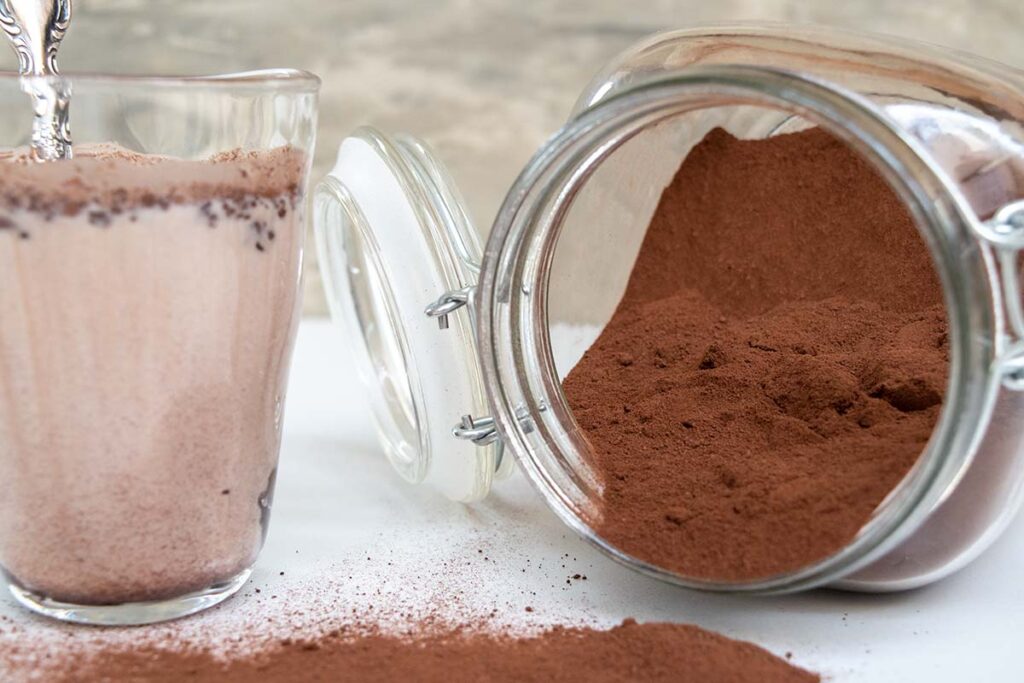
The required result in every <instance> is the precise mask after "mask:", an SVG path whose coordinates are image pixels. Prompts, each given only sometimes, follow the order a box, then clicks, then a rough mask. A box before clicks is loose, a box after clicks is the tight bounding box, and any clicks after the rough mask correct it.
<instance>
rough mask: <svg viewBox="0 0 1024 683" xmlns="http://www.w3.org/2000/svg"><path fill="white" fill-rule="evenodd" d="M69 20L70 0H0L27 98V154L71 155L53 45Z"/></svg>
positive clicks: (65, 97) (66, 99) (65, 96)
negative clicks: (29, 148) (29, 128)
mask: <svg viewBox="0 0 1024 683" xmlns="http://www.w3.org/2000/svg"><path fill="white" fill-rule="evenodd" d="M70 23H71V0H0V26H2V27H3V29H4V32H5V33H6V34H7V38H8V39H9V40H10V42H11V47H13V48H14V51H15V53H17V55H18V70H19V72H20V73H21V76H22V89H23V90H24V91H25V92H27V93H28V94H29V95H30V96H31V97H32V109H33V121H32V153H33V156H34V157H35V158H36V159H38V160H40V161H50V160H54V159H70V158H71V131H70V128H69V125H68V108H69V105H70V99H71V93H70V90H69V89H68V87H67V85H66V84H65V83H64V82H63V81H61V80H60V79H59V78H54V77H55V76H57V74H58V71H57V50H58V48H60V43H61V40H63V39H64V34H65V33H67V30H68V26H69V25H70Z"/></svg>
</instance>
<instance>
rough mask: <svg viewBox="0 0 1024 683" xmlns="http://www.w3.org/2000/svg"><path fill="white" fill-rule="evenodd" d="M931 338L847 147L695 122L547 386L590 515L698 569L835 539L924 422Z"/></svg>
mask: <svg viewBox="0 0 1024 683" xmlns="http://www.w3.org/2000/svg"><path fill="white" fill-rule="evenodd" d="M946 330H947V324H946V318H945V310H944V307H943V305H942V291H941V287H940V284H939V282H938V278H937V276H936V274H935V272H934V270H933V267H932V263H931V260H930V257H929V254H928V251H927V248H926V246H925V244H924V242H923V240H922V239H921V238H920V236H919V234H918V232H917V230H916V227H915V225H914V223H913V221H912V219H911V217H910V215H909V214H908V212H907V210H906V208H905V207H904V205H903V204H902V203H901V201H900V200H899V199H898V197H897V196H896V195H895V194H894V192H893V191H892V190H891V188H890V187H889V186H888V185H887V184H886V183H885V181H884V180H883V179H882V178H881V177H880V176H879V175H878V174H877V173H876V172H875V171H874V169H873V168H872V167H870V166H869V165H868V164H867V163H866V162H865V161H863V160H862V159H861V158H860V157H858V156H857V155H856V154H855V153H854V152H853V151H851V150H850V149H849V148H847V147H846V146H845V145H844V144H843V143H841V142H839V141H838V140H836V139H834V138H833V137H831V136H830V135H829V134H827V133H826V132H824V131H822V130H820V129H810V130H806V131H802V132H799V133H793V134H788V135H779V136H776V137H772V138H768V139H765V140H738V139H736V138H734V137H732V136H731V135H730V134H728V133H726V132H725V131H722V130H720V129H719V130H714V131H712V132H711V133H709V134H708V136H707V137H706V138H705V139H704V140H703V141H701V142H700V143H699V144H698V145H697V146H696V147H695V148H694V149H693V150H692V151H691V153H690V154H689V155H688V156H687V157H686V159H685V160H684V161H683V163H682V165H681V166H680V168H679V170H678V171H677V173H676V175H675V177H674V178H673V180H672V181H671V183H670V184H669V186H668V187H667V188H666V189H665V191H664V193H663V194H662V197H661V200H660V203H659V205H658V207H657V209H656V211H655V214H654V217H653V218H652V220H651V223H650V225H649V227H648V230H647V234H646V237H645V239H644V242H643V245H642V247H641V249H640V253H639V256H638V257H637V261H636V264H635V266H634V269H633V271H632V274H631V276H630V279H629V283H628V285H627V288H626V292H625V294H624V296H623V298H622V301H621V302H620V303H619V306H618V308H617V309H616V311H615V313H614V315H613V316H612V318H611V320H610V321H609V323H608V324H607V326H606V327H605V329H604V331H603V332H602V334H601V335H600V336H599V338H598V339H597V340H596V341H595V342H594V344H593V345H592V347H591V348H590V349H589V350H588V351H587V352H586V354H585V355H584V356H583V358H582V359H581V360H580V362H579V363H578V365H577V366H576V367H575V368H574V369H573V370H572V372H571V373H570V374H569V376H568V377H567V378H566V379H565V382H564V388H565V393H566V397H567V399H568V401H569V404H570V406H571V407H572V409H573V412H574V415H575V417H576V420H577V422H578V424H579V425H580V427H581V428H582V430H583V431H584V433H585V435H586V437H587V439H588V440H589V442H590V443H591V445H592V446H593V454H592V459H593V466H594V468H595V470H596V472H597V473H598V475H599V476H600V478H601V480H602V482H603V485H604V493H603V503H602V509H601V511H600V516H599V518H598V519H595V520H593V524H594V525H595V527H596V529H597V530H598V532H599V533H600V534H602V535H603V536H604V537H605V538H606V539H607V540H609V541H610V542H612V543H613V544H615V545H616V546H618V547H619V548H621V549H623V550H625V551H626V552H628V553H630V554H632V555H634V556H636V557H638V558H640V559H642V560H644V561H647V562H650V563H652V564H655V565H658V566H661V567H663V568H666V569H669V570H671V571H674V572H676V573H678V574H681V575H684V576H689V577H695V578H701V579H710V580H719V581H743V580H752V579H757V578H763V577H767V576H771V575H775V574H779V573H782V572H787V571H791V570H795V569H797V568H800V567H803V566H806V565H807V564H809V563H812V562H814V561H816V560H820V559H822V558H824V557H826V556H828V555H831V554H833V553H835V552H836V551H837V550H839V549H841V548H842V547H843V546H844V545H846V544H847V543H848V542H849V541H850V540H851V539H852V538H853V537H854V536H855V535H856V534H857V532H858V531H859V530H860V529H861V528H862V526H863V525H864V524H865V522H866V521H867V520H868V519H869V518H870V516H871V514H872V512H873V511H874V510H875V508H876V507H877V506H878V504H879V503H880V502H881V501H882V500H883V499H884V498H885V497H886V495H888V494H889V493H890V492H891V491H892V489H893V488H894V487H895V486H896V485H897V484H898V483H899V481H900V480H901V479H902V477H903V476H904V475H905V474H906V473H907V471H908V470H909V469H910V468H911V467H912V465H913V464H914V462H915V461H916V459H917V458H918V456H919V454H920V453H921V451H922V449H923V448H924V446H925V444H926V443H927V441H928V438H929V436H930V435H931V432H932V428H933V426H934V424H935V421H936V419H937V417H938V414H939V410H940V407H941V403H942V397H943V392H944V389H945V383H946V378H947V374H948V363H949V360H948V341H947V331H946Z"/></svg>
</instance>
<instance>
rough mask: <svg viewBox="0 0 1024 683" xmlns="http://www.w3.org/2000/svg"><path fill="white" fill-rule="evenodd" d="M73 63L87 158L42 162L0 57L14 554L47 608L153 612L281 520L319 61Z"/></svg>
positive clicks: (207, 597)
mask: <svg viewBox="0 0 1024 683" xmlns="http://www.w3.org/2000/svg"><path fill="white" fill-rule="evenodd" d="M63 81H64V83H63V85H64V86H65V87H68V88H70V91H71V93H72V99H71V121H70V125H71V132H72V138H73V141H74V148H73V150H74V156H73V158H72V159H70V160H62V161H54V162H46V163H37V162H33V161H30V160H29V159H27V158H26V156H27V154H26V145H27V141H28V140H29V136H30V126H31V107H30V102H29V100H28V97H27V96H26V95H25V94H24V93H23V92H22V91H21V87H20V85H21V84H20V82H19V79H18V77H17V76H15V75H13V74H4V75H0V120H2V121H3V125H2V126H0V570H2V572H3V575H4V578H5V581H6V583H7V585H8V586H9V588H10V590H11V592H12V594H13V595H14V597H15V598H16V599H17V600H18V601H19V602H20V603H21V604H22V605H24V606H26V607H28V608H29V609H31V610H33V611H35V612H39V613H42V614H45V615H48V616H51V617H56V618H58V619H63V620H67V621H74V622H81V623H90V624H140V623H148V622H154V621H160V620H164V619H170V618H175V617H179V616H183V615H186V614H190V613H193V612H196V611H199V610H202V609H205V608H207V607H210V606H212V605H215V604H217V603H219V602H221V601H222V600H224V599H226V598H227V597H229V596H230V595H232V594H233V593H234V592H235V591H237V590H238V589H239V588H240V587H241V586H242V584H243V583H244V582H245V581H246V579H247V578H248V576H249V573H250V571H251V570H250V568H251V566H252V564H253V562H254V561H255V559H256V556H257V554H258V553H259V551H260V548H261V546H262V544H263V540H264V537H265V535H266V532H267V523H268V519H269V513H270V506H271V501H272V497H273V489H274V480H275V474H276V468H277V459H278V451H279V448H280V441H281V418H282V408H283V401H284V395H285V387H286V380H287V371H288V366H289V361H290V357H291V349H292V344H293V341H294V336H295V329H296V324H297V321H298V314H299V308H300V303H301V295H300V292H301V290H300V272H301V261H302V247H303V231H304V218H305V210H304V198H305V188H306V180H307V176H308V172H309V166H310V158H311V152H312V149H313V143H314V135H315V125H316V99H317V91H318V88H319V81H318V79H317V78H316V77H315V76H313V75H311V74H308V73H304V72H299V71H291V70H272V71H261V72H251V73H243V74H233V75H225V76H215V77H203V78H149V77H114V76H99V75H96V76H92V75H90V76H67V77H63Z"/></svg>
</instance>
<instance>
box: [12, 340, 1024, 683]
mask: <svg viewBox="0 0 1024 683" xmlns="http://www.w3.org/2000/svg"><path fill="white" fill-rule="evenodd" d="M367 558H370V559H367ZM281 572H284V575H283V576H282V574H281ZM575 574H581V575H586V577H587V580H585V581H584V580H582V579H579V580H574V579H572V578H571V577H572V576H573V575H575ZM350 577H351V578H350ZM257 588H259V589H260V592H259V593H256V589H257ZM371 605H372V611H373V613H380V614H383V615H385V618H391V619H400V618H401V617H400V616H396V615H395V612H396V611H399V612H401V611H405V610H414V611H415V610H418V611H420V612H423V613H428V612H433V613H440V614H442V615H447V616H449V617H450V618H452V619H477V618H479V617H481V616H485V617H486V616H487V615H489V614H490V613H491V612H492V610H494V611H496V612H495V616H494V617H492V618H491V622H492V623H496V624H497V623H508V624H511V625H513V626H517V627H519V626H524V625H526V626H529V625H537V626H543V625H545V624H549V623H554V622H560V621H562V622H570V623H595V622H596V623H600V624H609V623H614V622H617V621H619V620H621V619H622V618H625V617H629V616H633V617H637V618H638V619H639V620H673V621H683V622H692V623H696V624H698V625H700V626H703V627H705V628H709V629H713V630H716V631H720V632H722V633H725V634H727V635H729V636H732V637H736V638H742V639H747V640H752V641H754V642H756V643H759V644H761V645H763V646H764V647H766V648H768V649H770V650H772V651H773V652H776V653H779V654H782V653H785V652H787V651H792V652H793V660H794V661H795V662H797V663H799V664H801V665H804V666H806V667H808V668H811V669H814V670H817V671H820V672H822V673H823V674H826V676H827V677H828V678H829V679H830V680H835V681H871V682H872V683H882V682H884V681H899V682H901V683H904V682H906V681H929V682H931V683H938V682H940V681H967V680H973V681H1016V680H1024V651H1022V650H1024V518H1021V517H1018V519H1017V521H1016V522H1015V524H1014V525H1013V526H1011V528H1010V529H1009V531H1008V532H1007V533H1006V535H1005V536H1004V537H1003V538H1002V539H1001V540H1000V541H999V542H998V543H997V544H996V545H995V546H994V547H993V548H991V549H990V550H989V551H988V552H987V553H986V554H985V555H984V556H983V557H982V558H981V559H980V560H978V561H977V562H976V563H974V564H973V565H972V566H970V567H968V568H967V569H965V570H964V571H962V572H960V573H959V574H957V575H956V576H953V577H951V578H949V579H947V580H945V581H943V582H941V583H939V584H938V585H935V586H932V587H929V588H925V589H922V590H918V591H913V592H909V593H901V594H890V595H863V594H847V593H842V592H838V591H816V592H812V593H808V594H802V595H795V596H786V597H778V598H747V597H731V596H723V595H709V594H701V593H696V592H691V591H686V590H683V589H678V588H674V587H671V586H667V585H664V584H662V583H659V582H656V581H654V580H651V579H647V578H644V577H642V576H639V575H637V574H635V573H633V572H631V571H629V570H627V569H625V568H623V567H620V566H619V565H617V564H615V563H613V562H612V561H610V560H608V559H606V558H605V557H604V556H603V555H601V554H599V553H598V552H597V551H596V550H593V549H592V548H591V547H590V546H589V545H587V544H586V543H584V542H582V541H581V540H579V539H578V538H576V537H575V536H574V535H573V534H572V533H570V532H568V531H567V530H566V529H565V528H564V527H563V526H562V525H561V524H560V523H559V522H558V521H557V520H556V519H555V517H554V515H553V514H551V513H550V512H549V511H548V510H547V508H546V507H544V505H543V503H542V501H541V499H540V497H539V496H538V495H537V494H535V493H534V492H533V490H532V489H531V488H530V487H529V485H528V484H527V482H526V481H525V480H524V478H523V477H522V476H520V475H518V474H517V475H515V476H513V478H512V479H510V480H507V481H504V482H501V483H499V485H498V486H497V487H496V491H495V493H494V494H493V495H492V496H491V497H490V498H488V499H487V500H486V501H485V502H483V503H479V504H477V505H475V506H471V507H467V506H462V505H458V504H453V503H449V502H447V501H445V500H443V499H442V498H441V497H440V496H439V495H437V494H435V493H433V492H431V491H428V490H424V489H422V488H421V487H414V486H411V485H408V484H406V483H405V482H403V481H401V480H400V479H399V478H398V477H397V475H395V474H394V473H393V472H392V471H391V470H390V467H389V465H388V464H387V463H386V461H385V460H384V457H383V455H382V454H381V453H380V451H379V448H378V447H377V444H376V441H375V437H374V434H373V427H372V424H371V422H370V418H369V415H368V412H367V409H366V406H365V404H364V401H363V399H362V391H361V388H360V386H359V384H358V382H357V379H356V377H355V375H354V372H353V370H352V367H351V361H350V359H349V357H348V352H347V350H346V347H345V342H344V341H343V340H342V339H341V338H340V335H339V334H338V333H337V331H336V330H334V328H332V327H330V326H329V325H328V324H327V323H326V322H323V321H310V322H305V323H303V325H302V327H301V329H300V333H299V340H298V346H297V349H296V355H295V360H294V365H293V374H292V384H291V389H290V395H289V402H288V407H287V417H286V423H285V439H284V445H283V449H282V454H281V466H280V471H279V478H278V489H277V496H276V499H275V503H274V514H273V520H272V522H271V532H270V537H269V539H268V541H267V545H266V548H265V549H264V552H263V554H262V556H261V558H260V560H259V562H258V564H257V567H256V570H255V572H254V574H253V579H252V582H251V584H250V585H249V586H247V587H246V588H245V589H243V591H242V593H241V594H240V595H239V596H236V597H235V598H233V599H232V600H230V601H228V602H227V603H225V604H224V605H223V606H221V607H220V608H217V609H215V610H213V611H211V612H209V613H207V614H204V615H200V616H197V617H192V618H189V619H185V620H181V621H179V622H174V623H172V624H169V625H163V626H159V627H148V628H149V629H152V630H155V631H158V632H159V633H162V634H168V633H172V634H178V635H180V636H181V637H182V638H185V639H189V638H191V639H206V640H208V641H213V642H216V643H219V644H220V645H222V646H223V648H224V649H225V650H230V649H231V648H232V647H235V646H237V645H238V643H239V642H244V641H245V640H246V639H247V638H249V639H251V638H258V637H259V636H260V634H261V633H263V632H265V631H266V630H267V629H268V628H272V629H274V630H275V632H278V631H284V630H288V629H292V630H295V631H297V632H303V631H310V632H311V631H315V630H317V629H326V628H330V627H331V625H332V624H337V623H343V622H344V621H346V620H347V619H351V617H350V616H349V615H350V614H351V613H352V612H353V611H355V612H367V611H369V610H371ZM398 605H401V606H402V607H401V608H399V609H396V606H398ZM527 606H530V607H532V608H533V611H532V612H527V611H526V607H527ZM0 615H6V616H8V617H10V618H12V619H13V620H14V622H15V623H16V625H17V627H18V629H20V632H21V635H20V636H18V638H20V639H21V642H24V638H25V635H26V634H30V635H31V636H33V638H34V640H35V641H37V642H38V643H39V645H38V648H39V651H40V653H42V652H43V651H44V650H46V648H52V649H56V650H59V651H60V652H61V653H64V656H67V653H68V652H70V651H72V650H73V648H71V647H70V646H69V645H68V643H69V642H78V641H80V640H82V638H81V635H80V634H81V631H83V630H85V631H88V632H89V634H88V635H89V637H90V638H91V639H93V640H103V639H107V640H110V641H112V642H120V643H121V644H124V643H128V642H132V639H133V638H139V637H142V636H141V634H144V633H145V631H146V630H147V629H142V630H138V629H135V630H133V629H120V630H104V631H97V630H94V629H77V631H78V632H79V633H78V634H76V636H72V637H71V638H70V639H69V636H68V633H69V630H75V629H70V627H65V626H62V625H61V626H55V625H53V624H51V623H49V622H46V621H44V620H42V619H39V618H36V617H32V616H30V615H27V614H26V613H25V612H23V611H21V610H20V609H19V608H17V607H16V606H15V605H14V604H13V602H12V601H11V600H10V599H9V598H7V597H6V596H5V597H3V598H0ZM9 623H10V622H8V624H9ZM267 624H270V626H267ZM18 629H15V630H18ZM8 630H10V629H8ZM5 637H7V638H10V637H12V636H10V635H7V636H5V635H4V634H2V633H0V648H2V647H3V646H4V638H5Z"/></svg>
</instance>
